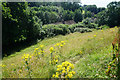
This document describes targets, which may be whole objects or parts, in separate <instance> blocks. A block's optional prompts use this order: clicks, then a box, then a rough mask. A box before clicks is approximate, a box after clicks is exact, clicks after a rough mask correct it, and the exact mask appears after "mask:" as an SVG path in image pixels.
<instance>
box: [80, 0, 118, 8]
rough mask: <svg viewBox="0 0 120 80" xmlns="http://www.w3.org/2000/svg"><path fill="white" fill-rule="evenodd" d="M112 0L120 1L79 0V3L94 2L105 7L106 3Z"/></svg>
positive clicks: (87, 3) (88, 3)
mask: <svg viewBox="0 0 120 80" xmlns="http://www.w3.org/2000/svg"><path fill="white" fill-rule="evenodd" d="M112 1H120V0H81V3H82V5H84V4H86V5H93V4H95V5H96V6H97V7H107V5H108V4H109V3H110V2H112Z"/></svg>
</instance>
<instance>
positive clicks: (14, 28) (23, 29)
mask: <svg viewBox="0 0 120 80" xmlns="http://www.w3.org/2000/svg"><path fill="white" fill-rule="evenodd" d="M119 5H120V1H119V2H111V3H109V4H108V5H107V8H97V6H96V5H84V6H81V5H80V3H75V2H74V3H66V2H61V3H52V2H49V3H47V2H43V3H40V2H20V3H19V2H2V33H3V35H2V43H3V52H4V50H6V48H9V46H10V47H11V46H13V45H14V44H16V43H23V42H27V43H29V42H31V41H33V40H37V39H43V38H45V36H46V35H45V34H44V35H43V33H44V30H43V29H45V30H47V31H46V32H47V33H49V29H47V27H46V28H45V27H43V25H46V24H51V23H56V22H63V23H64V21H67V20H74V21H75V22H76V23H78V22H82V24H84V26H86V25H88V27H86V28H89V27H91V26H95V28H96V26H97V27H98V26H101V25H108V26H110V27H113V26H118V25H120V24H119V23H120V19H119V17H120V6H119ZM83 22H84V23H83ZM68 26H69V25H68ZM84 26H83V27H84ZM52 28H53V29H54V30H58V31H59V32H60V33H61V34H64V31H63V30H64V29H66V28H65V27H60V28H59V27H58V28H59V29H58V28H57V27H56V26H54V27H52ZM60 29H63V30H62V31H61V30H60ZM68 29H69V31H70V27H69V28H68ZM75 31H79V29H76V30H75ZM88 31H89V30H88ZM70 32H71V31H70ZM73 32H74V30H73ZM53 33H54V35H57V34H58V33H57V32H53ZM66 33H68V32H66ZM52 35H53V34H52Z"/></svg>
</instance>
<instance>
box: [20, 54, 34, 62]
mask: <svg viewBox="0 0 120 80" xmlns="http://www.w3.org/2000/svg"><path fill="white" fill-rule="evenodd" d="M31 57H32V56H31V55H29V54H24V55H23V56H22V59H24V60H25V61H28V60H29V59H30V58H31Z"/></svg>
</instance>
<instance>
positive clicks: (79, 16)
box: [74, 9, 83, 23]
mask: <svg viewBox="0 0 120 80" xmlns="http://www.w3.org/2000/svg"><path fill="white" fill-rule="evenodd" d="M82 19H83V16H82V11H81V10H80V9H77V10H76V11H75V15H74V21H75V22H77V23H78V22H81V21H82Z"/></svg>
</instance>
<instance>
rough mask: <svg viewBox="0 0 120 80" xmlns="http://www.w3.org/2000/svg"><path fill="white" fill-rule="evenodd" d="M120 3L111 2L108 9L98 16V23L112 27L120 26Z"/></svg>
mask: <svg viewBox="0 0 120 80" xmlns="http://www.w3.org/2000/svg"><path fill="white" fill-rule="evenodd" d="M119 5H120V1H119V2H116V1H115V2H111V3H109V4H108V5H107V9H106V10H104V11H102V12H99V13H98V14H97V23H98V24H99V25H105V24H106V25H108V26H110V27H114V26H119V25H120V24H119V22H120V19H119V17H120V6H119Z"/></svg>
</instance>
